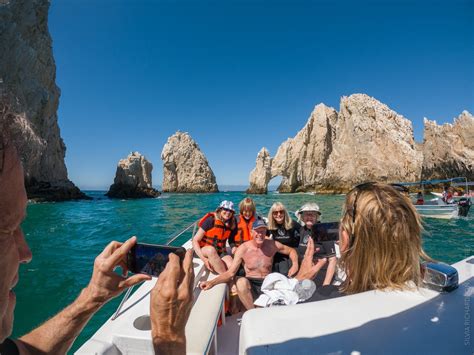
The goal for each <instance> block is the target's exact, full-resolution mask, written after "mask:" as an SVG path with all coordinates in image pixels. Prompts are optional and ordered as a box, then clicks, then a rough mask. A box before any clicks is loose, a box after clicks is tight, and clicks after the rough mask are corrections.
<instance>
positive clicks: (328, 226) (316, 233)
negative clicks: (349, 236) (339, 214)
mask: <svg viewBox="0 0 474 355" xmlns="http://www.w3.org/2000/svg"><path fill="white" fill-rule="evenodd" d="M313 237H314V241H315V247H316V248H319V251H317V252H316V253H315V254H314V256H315V257H316V258H318V257H319V258H322V257H330V256H335V255H336V253H337V251H336V241H338V240H339V222H329V223H317V224H315V225H314V226H313Z"/></svg>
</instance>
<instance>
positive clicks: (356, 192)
mask: <svg viewBox="0 0 474 355" xmlns="http://www.w3.org/2000/svg"><path fill="white" fill-rule="evenodd" d="M375 184H376V182H372V181H371V182H364V183H362V184H359V185H356V186H354V187H353V188H352V189H351V191H349V193H348V194H351V193H354V202H353V203H352V208H351V209H350V210H347V211H346V212H347V213H349V216H351V217H352V231H351V246H352V244H353V242H354V238H355V235H354V228H355V220H356V212H357V200H358V199H359V195H360V192H362V191H370V190H372V188H373V187H374V186H375Z"/></svg>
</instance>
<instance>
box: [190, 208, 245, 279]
mask: <svg viewBox="0 0 474 355" xmlns="http://www.w3.org/2000/svg"><path fill="white" fill-rule="evenodd" d="M234 213H235V210H234V204H233V203H232V202H231V201H222V202H221V203H220V205H219V207H217V209H216V211H215V212H209V213H207V214H206V215H205V216H204V217H202V218H201V220H200V221H199V223H198V225H199V229H198V231H197V233H196V235H195V236H194V237H193V249H194V252H195V253H196V255H197V256H198V257H199V258H200V259H201V260H202V261H203V263H204V265H206V267H207V269H208V270H210V271H212V272H214V273H217V274H222V273H223V272H225V271H226V269H227V268H228V267H229V266H230V264H231V263H232V257H231V256H230V255H227V251H226V242H227V240H228V239H229V238H230V237H232V238H233V236H234V235H235V234H236V233H237V224H236V222H235V218H234Z"/></svg>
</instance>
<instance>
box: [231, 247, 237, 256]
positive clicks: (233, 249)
mask: <svg viewBox="0 0 474 355" xmlns="http://www.w3.org/2000/svg"><path fill="white" fill-rule="evenodd" d="M236 251H237V247H232V250H231V253H232V255H234V254H235V252H236Z"/></svg>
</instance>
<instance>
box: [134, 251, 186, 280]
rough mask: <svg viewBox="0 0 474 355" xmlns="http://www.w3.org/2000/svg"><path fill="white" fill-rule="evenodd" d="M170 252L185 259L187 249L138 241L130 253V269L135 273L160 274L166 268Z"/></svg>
mask: <svg viewBox="0 0 474 355" xmlns="http://www.w3.org/2000/svg"><path fill="white" fill-rule="evenodd" d="M170 253H174V254H176V255H178V256H179V258H180V259H181V260H183V258H184V255H185V254H186V249H184V248H183V247H170V246H167V245H154V244H142V243H137V244H135V245H134V246H133V248H132V249H131V250H130V252H129V253H128V257H127V266H128V269H129V271H131V272H133V273H134V274H148V275H150V276H158V275H160V274H161V272H162V271H163V270H164V269H165V267H166V264H167V263H168V260H169V259H168V256H169V254H170Z"/></svg>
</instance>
